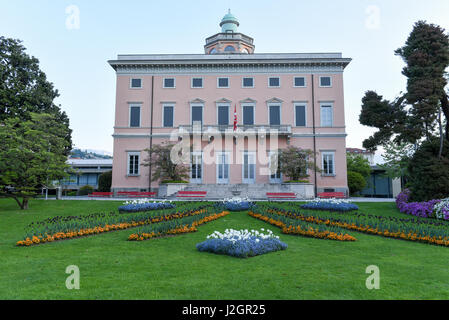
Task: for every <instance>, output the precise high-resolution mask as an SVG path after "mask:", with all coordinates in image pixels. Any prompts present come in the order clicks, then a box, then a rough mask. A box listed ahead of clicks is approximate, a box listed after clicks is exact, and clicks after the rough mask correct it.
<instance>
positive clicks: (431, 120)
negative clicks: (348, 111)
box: [360, 21, 449, 150]
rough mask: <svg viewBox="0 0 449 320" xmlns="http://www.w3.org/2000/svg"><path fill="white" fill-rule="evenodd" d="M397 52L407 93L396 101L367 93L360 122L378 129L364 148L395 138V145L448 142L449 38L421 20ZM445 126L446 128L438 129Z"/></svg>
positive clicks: (365, 143) (372, 147)
mask: <svg viewBox="0 0 449 320" xmlns="http://www.w3.org/2000/svg"><path fill="white" fill-rule="evenodd" d="M395 53H396V55H398V56H400V57H401V58H402V59H403V60H404V62H405V64H406V65H405V67H404V68H403V70H402V74H403V75H404V76H406V77H407V91H406V92H405V94H401V95H400V96H399V97H398V98H397V99H396V100H394V101H389V100H385V99H383V97H382V96H381V95H378V94H377V93H376V92H374V91H367V92H366V93H365V96H364V97H363V99H362V112H361V114H360V123H361V124H364V125H367V126H371V127H375V128H377V129H379V130H378V131H377V132H375V133H374V135H373V136H371V137H369V138H368V139H367V140H365V141H364V142H363V146H364V147H365V148H367V149H370V150H375V149H376V148H377V146H379V145H383V144H385V143H388V141H390V139H391V138H393V137H394V141H395V142H396V143H401V142H408V143H412V144H415V143H419V142H421V141H422V140H423V139H425V140H427V141H429V140H430V139H431V137H432V136H435V135H438V136H441V139H445V140H447V141H449V123H448V121H447V120H448V119H449V100H448V95H447V93H446V92H445V86H446V85H447V79H446V77H445V70H446V69H447V68H448V67H449V36H448V35H447V34H446V33H445V31H444V29H442V28H441V27H439V26H437V25H434V24H429V23H426V22H425V21H418V22H417V23H416V24H415V25H414V28H413V30H412V32H411V33H410V35H409V37H408V39H407V41H406V43H405V45H404V46H403V47H401V48H399V49H397V50H396V51H395ZM444 123H445V129H444V130H443V129H442V130H438V129H439V127H440V126H443V125H444ZM443 131H444V132H443ZM441 146H442V143H441Z"/></svg>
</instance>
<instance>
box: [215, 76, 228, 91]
mask: <svg viewBox="0 0 449 320" xmlns="http://www.w3.org/2000/svg"><path fill="white" fill-rule="evenodd" d="M220 79H228V86H227V87H220ZM230 87H231V81H230V79H229V77H217V89H227V88H230Z"/></svg>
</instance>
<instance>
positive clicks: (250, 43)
mask: <svg viewBox="0 0 449 320" xmlns="http://www.w3.org/2000/svg"><path fill="white" fill-rule="evenodd" d="M239 25H240V23H239V21H238V20H237V18H236V17H235V16H234V15H233V14H232V13H231V10H229V11H228V13H227V14H226V15H225V16H224V17H223V19H222V20H221V22H220V27H221V32H220V33H217V34H215V35H213V36H211V37H209V38H207V39H206V45H205V46H204V53H206V54H242V53H243V54H252V53H254V39H253V38H251V37H248V36H247V35H244V34H243V33H240V32H238V30H237V28H238V27H239Z"/></svg>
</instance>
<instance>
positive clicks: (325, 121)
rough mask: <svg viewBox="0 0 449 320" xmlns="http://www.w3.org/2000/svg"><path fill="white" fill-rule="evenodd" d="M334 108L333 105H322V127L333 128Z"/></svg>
mask: <svg viewBox="0 0 449 320" xmlns="http://www.w3.org/2000/svg"><path fill="white" fill-rule="evenodd" d="M332 109H333V107H332V105H331V104H322V105H321V126H322V127H332V126H333V111H332Z"/></svg>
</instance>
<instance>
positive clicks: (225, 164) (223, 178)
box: [217, 152, 229, 184]
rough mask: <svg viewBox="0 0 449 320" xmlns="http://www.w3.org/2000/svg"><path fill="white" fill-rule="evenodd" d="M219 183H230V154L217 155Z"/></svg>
mask: <svg viewBox="0 0 449 320" xmlns="http://www.w3.org/2000/svg"><path fill="white" fill-rule="evenodd" d="M217 183H218V184H228V183H229V154H227V153H225V152H223V153H218V154H217Z"/></svg>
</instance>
